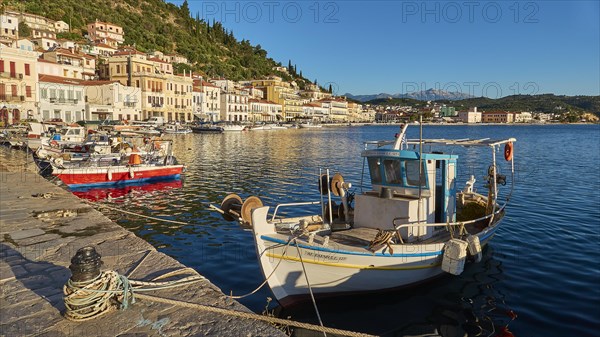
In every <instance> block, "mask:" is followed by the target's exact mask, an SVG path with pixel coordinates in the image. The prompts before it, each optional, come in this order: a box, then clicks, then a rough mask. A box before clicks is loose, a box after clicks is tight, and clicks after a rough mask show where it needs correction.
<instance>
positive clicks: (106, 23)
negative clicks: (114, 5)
mask: <svg viewBox="0 0 600 337" xmlns="http://www.w3.org/2000/svg"><path fill="white" fill-rule="evenodd" d="M93 23H103V24H105V25H109V26H113V27H119V28H122V27H121V26H119V25H115V24H114V23H110V22H104V21H98V20H96V21H94V22H90V23H88V25H91V24H93Z"/></svg>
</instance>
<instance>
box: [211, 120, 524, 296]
mask: <svg viewBox="0 0 600 337" xmlns="http://www.w3.org/2000/svg"><path fill="white" fill-rule="evenodd" d="M407 127H408V125H404V126H403V127H402V128H401V131H400V133H398V134H396V138H395V139H394V140H391V141H370V142H366V143H365V148H364V150H363V151H362V152H361V156H362V158H363V167H362V174H361V179H365V180H368V182H367V181H361V184H360V187H361V190H360V192H354V190H352V183H350V182H346V181H345V179H344V177H343V176H342V175H341V174H340V173H335V174H332V172H330V171H329V170H321V173H320V176H319V179H318V191H319V192H320V199H319V200H312V201H302V202H293V203H284V204H279V205H276V206H275V207H274V208H272V207H270V206H264V205H263V203H262V201H261V200H260V199H259V198H258V197H255V196H251V197H249V198H247V199H246V200H245V201H243V199H242V198H241V197H240V196H238V195H235V194H232V195H229V196H227V197H226V198H225V199H224V200H223V202H222V203H221V205H220V207H217V206H213V205H211V208H212V209H213V210H217V211H218V212H220V213H221V214H222V216H223V218H224V219H225V220H228V221H232V220H233V221H239V222H240V223H241V224H242V225H244V226H246V227H247V228H251V230H252V232H253V237H254V241H255V247H256V254H257V257H258V260H259V263H260V266H261V269H262V272H263V275H264V277H265V279H266V283H267V284H268V285H269V287H270V288H271V290H272V292H273V294H274V296H275V297H276V298H277V300H278V301H279V302H280V304H281V305H283V306H286V305H288V304H291V303H293V302H296V301H298V300H302V299H305V298H307V297H308V296H310V295H311V294H314V296H316V297H325V296H337V295H345V294H352V293H361V292H374V291H384V290H391V289H396V288H400V287H405V286H410V285H415V284H418V283H422V282H424V281H427V280H430V279H433V278H436V277H439V276H441V275H444V274H445V273H449V274H453V275H459V274H461V273H462V272H463V270H464V268H465V263H467V262H469V261H474V262H479V261H480V260H481V256H482V248H483V247H485V246H486V245H487V243H488V242H489V241H490V240H491V238H492V237H493V236H494V234H495V233H496V231H497V229H498V227H499V226H500V223H501V222H502V220H503V218H504V216H505V212H506V206H507V204H508V202H509V200H510V197H511V195H512V191H513V186H514V172H515V165H514V145H513V144H514V143H515V142H516V139H515V138H507V139H498V140H493V139H489V138H486V139H457V140H451V139H423V138H422V137H420V139H417V140H407V139H406V137H405V133H406V128H407ZM424 146H427V147H428V148H431V150H429V151H427V152H425V151H423V148H424ZM434 147H435V148H436V151H433V150H432V149H433V148H434ZM438 147H442V148H448V147H467V148H474V149H485V148H487V149H491V152H492V155H491V164H490V165H489V166H488V169H487V175H486V176H485V178H484V180H485V183H486V184H485V187H486V189H487V193H485V194H480V193H477V192H476V190H475V188H474V185H475V182H476V179H475V177H474V176H471V178H470V179H469V180H468V181H467V182H466V185H465V187H464V188H463V189H459V188H457V167H458V165H459V161H458V159H459V156H458V155H457V154H454V151H450V152H449V153H445V152H443V151H438V150H437V148H438ZM502 148H503V150H504V159H506V162H505V163H502V162H500V161H497V160H496V152H497V151H501V150H502ZM481 160H484V159H483V158H482V159H481ZM501 166H508V169H509V170H510V173H511V175H510V183H511V186H510V190H509V191H508V193H507V196H506V198H505V200H504V202H503V203H501V202H500V200H499V196H498V192H499V189H500V188H501V187H502V186H504V185H506V184H507V181H508V180H509V179H508V178H509V177H507V176H505V175H502V174H500V172H501V169H500V167H501ZM334 199H336V200H339V201H338V202H339V204H338V203H336V201H335V200H334ZM310 208H313V209H314V211H313V212H311V213H308V210H309V209H310ZM282 213H285V214H289V215H291V216H290V217H283V216H280V214H282ZM307 213H308V214H307Z"/></svg>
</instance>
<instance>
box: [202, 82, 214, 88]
mask: <svg viewBox="0 0 600 337" xmlns="http://www.w3.org/2000/svg"><path fill="white" fill-rule="evenodd" d="M202 85H203V86H205V87H213V88H218V87H217V86H216V85H214V84H212V83H209V82H205V81H202Z"/></svg>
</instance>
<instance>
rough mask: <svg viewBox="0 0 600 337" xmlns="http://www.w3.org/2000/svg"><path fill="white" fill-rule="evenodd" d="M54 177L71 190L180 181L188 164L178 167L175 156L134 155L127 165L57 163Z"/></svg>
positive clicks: (53, 173)
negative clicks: (159, 158) (66, 164)
mask: <svg viewBox="0 0 600 337" xmlns="http://www.w3.org/2000/svg"><path fill="white" fill-rule="evenodd" d="M53 166H54V167H53V169H52V175H53V176H56V177H58V178H59V179H60V180H61V181H62V182H63V183H65V184H66V185H67V186H69V187H75V188H80V187H90V186H119V185H125V184H134V183H141V182H152V181H161V180H169V179H179V178H180V177H181V174H182V173H183V170H184V165H180V164H177V161H176V160H175V158H174V157H173V156H167V157H165V158H164V160H162V158H161V160H157V159H156V158H148V159H142V157H141V156H140V155H139V154H136V153H133V154H131V155H130V156H129V161H128V162H126V163H121V162H119V163H116V164H113V165H104V166H102V165H98V166H85V165H77V166H62V167H60V166H59V165H56V163H55V162H53Z"/></svg>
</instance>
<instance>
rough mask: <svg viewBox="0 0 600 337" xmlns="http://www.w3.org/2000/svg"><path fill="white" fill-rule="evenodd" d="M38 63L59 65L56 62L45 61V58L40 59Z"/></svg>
mask: <svg viewBox="0 0 600 337" xmlns="http://www.w3.org/2000/svg"><path fill="white" fill-rule="evenodd" d="M38 62H43V63H54V64H57V63H56V62H53V61H49V60H46V59H43V58H39V59H38Z"/></svg>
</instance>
